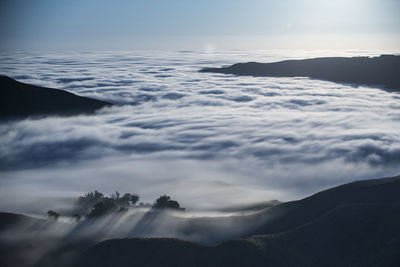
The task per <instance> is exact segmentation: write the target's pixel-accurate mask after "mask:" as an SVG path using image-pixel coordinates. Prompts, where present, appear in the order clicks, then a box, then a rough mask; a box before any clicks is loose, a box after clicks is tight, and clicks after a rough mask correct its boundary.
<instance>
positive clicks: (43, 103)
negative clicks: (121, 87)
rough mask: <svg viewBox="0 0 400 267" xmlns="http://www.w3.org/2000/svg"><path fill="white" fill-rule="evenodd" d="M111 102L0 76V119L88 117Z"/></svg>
mask: <svg viewBox="0 0 400 267" xmlns="http://www.w3.org/2000/svg"><path fill="white" fill-rule="evenodd" d="M106 106H111V104H110V103H108V102H105V101H101V100H96V99H91V98H88V97H82V96H77V95H75V94H73V93H70V92H67V91H64V90H58V89H51V88H45V87H40V86H35V85H29V84H25V83H21V82H18V81H16V80H14V79H12V78H10V77H7V76H1V75H0V118H8V117H26V116H33V115H58V116H72V115H78V114H91V113H94V112H95V111H96V110H98V109H101V108H103V107H106Z"/></svg>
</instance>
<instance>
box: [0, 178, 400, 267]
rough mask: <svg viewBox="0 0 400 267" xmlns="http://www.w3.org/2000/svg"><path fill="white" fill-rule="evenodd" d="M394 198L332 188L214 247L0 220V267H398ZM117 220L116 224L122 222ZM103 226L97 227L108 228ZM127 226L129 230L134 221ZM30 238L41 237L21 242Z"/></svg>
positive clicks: (279, 208)
mask: <svg viewBox="0 0 400 267" xmlns="http://www.w3.org/2000/svg"><path fill="white" fill-rule="evenodd" d="M399 192H400V176H397V177H391V178H383V179H374V180H364V181H358V182H353V183H349V184H345V185H342V186H338V187H335V188H331V189H328V190H325V191H322V192H319V193H317V194H315V195H312V196H310V197H307V198H305V199H302V200H298V201H292V202H286V203H281V204H277V205H275V206H269V207H268V208H266V209H264V210H261V211H259V212H257V214H256V215H254V214H253V215H243V217H242V218H236V219H234V220H230V221H231V223H233V224H234V225H240V227H244V225H245V224H243V223H245V222H247V223H251V221H253V220H258V222H257V223H253V228H252V230H251V231H250V232H249V231H246V234H243V233H242V234H237V235H236V237H237V238H238V239H232V240H229V241H222V242H220V243H219V244H216V245H212V244H211V243H210V244H209V245H205V244H206V243H202V244H198V243H194V242H188V241H183V240H179V239H174V238H124V239H109V238H101V237H96V236H90V234H89V233H88V232H90V229H91V228H95V227H96V224H97V223H96V222H95V221H93V220H88V221H84V222H82V223H79V224H77V225H76V227H74V228H68V226H67V225H65V226H64V225H63V222H56V221H53V220H47V221H46V220H44V219H35V218H32V217H28V216H23V215H16V214H10V213H0V265H1V266H17V265H18V266H85V267H90V266H96V267H97V266H98V267H101V266H121V267H123V266H393V267H394V266H400V253H398V252H399V251H400V228H399V225H400V194H399ZM148 215H149V216H150V217H154V214H148ZM115 216H117V217H116V219H115V220H114V221H115V222H114V223H116V222H118V221H120V219H119V218H120V217H118V216H123V215H115ZM146 216H147V215H146ZM146 216H144V217H146ZM154 218H157V220H156V221H157V222H156V221H155V220H154ZM154 218H153V220H150V221H149V222H148V223H146V225H147V228H149V227H150V228H151V227H152V224H154V223H156V224H164V223H167V224H168V222H167V221H170V220H171V219H172V217H170V215H166V216H156V217H154ZM106 222H107V220H104V221H100V222H99V223H100V224H103V225H104V226H106V227H107V223H106ZM175 222H176V221H175ZM200 222H202V223H200ZM217 222H218V220H214V221H213V219H211V218H208V219H207V218H202V219H201V220H199V221H197V222H195V223H191V224H190V225H191V229H190V232H196V231H197V232H200V233H201V232H202V231H203V232H204V233H206V232H207V231H205V229H207V226H204V225H207V224H208V225H209V226H210V225H212V224H215V223H217ZM169 223H170V222H169ZM16 225H24V227H23V229H24V230H25V231H22V232H19V231H20V230H18V229H19V228H15V226H16ZM195 225H198V226H197V228H196V227H194V226H195ZM209 226H208V227H209ZM108 227H109V228H113V227H114V224H113V225H110V224H108ZM131 227H134V228H135V223H134V221H132V225H131ZM168 227H170V226H168ZM62 229H64V231H65V229H70V230H68V231H67V232H66V233H67V235H65V236H63V237H62V239H61V242H60V239H56V238H55V237H54V233H55V231H63V230H62ZM216 229H217V228H216ZM182 231H188V229H185V227H184V229H182ZM220 231H223V230H220ZM34 232H36V233H41V234H39V235H35V236H34V237H35V238H34V239H29V238H28V239H27V238H26V237H27V236H26V235H31V234H32V233H34ZM211 232H212V231H211ZM78 233H81V234H78ZM82 233H86V234H83V235H82ZM95 233H99V232H95ZM238 233H239V232H238ZM125 236H127V237H128V236H129V235H125ZM104 239H108V240H105V241H101V240H104ZM44 250H45V251H47V252H46V253H43V251H44ZM16 264H17V265H16Z"/></svg>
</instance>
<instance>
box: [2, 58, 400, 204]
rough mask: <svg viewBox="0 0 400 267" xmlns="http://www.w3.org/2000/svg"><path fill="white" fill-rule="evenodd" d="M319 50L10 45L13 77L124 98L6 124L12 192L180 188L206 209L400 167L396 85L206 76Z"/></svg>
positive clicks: (6, 167)
mask: <svg viewBox="0 0 400 267" xmlns="http://www.w3.org/2000/svg"><path fill="white" fill-rule="evenodd" d="M321 54H323V55H325V56H326V52H321ZM370 54H371V55H373V53H370ZM318 55H319V54H316V53H314V54H310V53H309V54H299V53H298V52H292V53H284V54H283V53H282V54H279V53H275V54H274V56H271V54H269V56H267V55H266V54H263V53H253V54H249V53H247V52H220V53H206V52H194V51H192V52H191V51H186V52H176V53H175V52H174V53H172V52H159V53H155V52H154V53H150V52H143V53H139V52H135V53H133V52H129V53H127V52H121V53H115V52H114V53H106V52H96V53H69V54H58V53H50V54H46V55H43V54H29V53H20V54H14V55H12V56H9V55H4V54H2V55H1V62H3V64H2V67H1V68H0V72H1V73H3V74H6V75H9V76H11V77H13V78H16V79H18V80H20V81H22V82H27V83H33V84H38V85H44V86H49V87H54V88H61V89H65V90H69V91H72V92H75V93H77V94H80V95H84V96H89V97H94V98H98V99H104V100H107V101H111V102H113V103H115V104H119V106H117V107H113V108H110V109H105V110H102V111H100V112H99V113H98V114H97V115H96V116H77V117H70V118H56V117H53V118H43V119H28V120H23V121H17V122H3V123H2V124H1V125H0V145H1V151H0V168H1V170H2V175H1V176H2V177H3V178H2V179H1V181H0V184H1V188H2V189H1V191H4V193H7V192H6V191H8V192H13V193H15V192H17V191H24V190H28V187H29V184H30V185H32V186H34V187H37V189H38V190H37V191H38V193H39V192H40V191H41V190H42V191H45V190H49V191H50V190H51V188H52V189H53V190H55V191H57V192H58V191H63V190H64V192H71V191H72V192H82V191H84V190H92V189H95V187H96V188H99V187H103V188H104V189H105V190H111V191H112V190H113V188H115V189H118V186H119V185H122V186H128V187H130V188H140V190H142V191H143V192H144V194H145V195H148V196H149V197H153V196H154V195H156V194H157V193H163V192H161V191H158V192H156V191H157V190H164V191H170V192H171V193H174V194H175V195H177V196H178V197H182V198H183V199H184V200H185V201H186V202H188V203H190V204H193V206H196V203H197V204H198V203H199V202H198V201H197V200H200V199H201V200H205V199H208V201H209V203H208V204H207V203H203V205H198V206H208V205H212V204H227V203H237V202H240V201H236V202H235V199H236V196H240V197H242V198H243V199H245V200H246V201H249V202H250V201H258V200H266V199H272V198H281V199H290V198H293V197H297V196H302V195H306V194H309V193H312V192H315V191H316V190H318V189H321V188H325V187H328V186H332V185H335V184H338V183H343V182H346V181H350V180H354V179H358V178H368V177H375V176H381V175H382V176H385V175H392V174H395V173H396V172H398V171H399V167H398V166H399V164H400V132H399V131H398V130H397V125H398V124H399V122H400V103H399V98H400V96H399V94H398V93H395V92H390V91H384V90H380V89H377V88H371V87H364V86H354V85H346V84H337V83H331V82H326V81H319V80H311V79H308V78H262V77H257V78H253V77H235V76H230V75H219V74H208V73H198V72H197V70H198V69H200V68H202V67H206V66H207V67H208V66H221V65H229V64H231V63H234V62H240V61H249V60H254V61H261V62H267V61H274V60H280V59H286V58H291V57H296V58H304V57H311V56H318ZM346 55H349V54H346ZM363 55H365V53H363ZM105 173H107V175H108V179H111V181H110V180H109V181H107V178H106V176H107V175H105ZM82 176H83V177H82ZM111 176H112V177H111ZM28 178H29V179H28ZM25 179H27V180H25ZM20 180H24V181H27V184H19V183H18V181H20ZM83 180H84V181H83ZM49 181H51V182H50V184H51V186H49ZM81 184H83V186H80V185H81ZM150 188H151V189H150ZM187 188H191V189H190V190H187ZM10 190H11V191H10ZM2 193H3V192H2ZM138 193H140V192H138ZM221 194H224V195H223V196H221ZM232 194H236V196H235V195H232ZM246 195H247V198H246ZM236 200H237V199H236ZM185 201H183V202H185Z"/></svg>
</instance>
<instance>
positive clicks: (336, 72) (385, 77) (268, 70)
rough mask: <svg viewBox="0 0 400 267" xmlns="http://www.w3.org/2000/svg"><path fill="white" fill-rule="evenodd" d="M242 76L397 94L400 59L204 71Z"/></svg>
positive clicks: (307, 62)
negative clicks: (329, 83) (310, 80)
mask: <svg viewBox="0 0 400 267" xmlns="http://www.w3.org/2000/svg"><path fill="white" fill-rule="evenodd" d="M200 72H215V73H224V74H235V75H243V76H270V77H309V78H313V79H322V80H327V81H333V82H343V83H356V84H365V85H378V86H384V87H386V88H388V89H396V90H400V75H399V73H400V55H381V56H379V57H373V58H370V57H352V58H346V57H325V58H312V59H303V60H286V61H280V62H274V63H257V62H248V63H238V64H234V65H232V66H230V67H225V68H206V69H202V70H200Z"/></svg>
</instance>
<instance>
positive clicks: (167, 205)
mask: <svg viewBox="0 0 400 267" xmlns="http://www.w3.org/2000/svg"><path fill="white" fill-rule="evenodd" d="M153 209H174V210H181V211H184V210H185V208H183V207H181V206H180V205H179V203H178V201H176V200H172V199H171V197H169V196H167V195H162V196H160V197H159V198H157V200H156V201H155V202H154V204H153Z"/></svg>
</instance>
